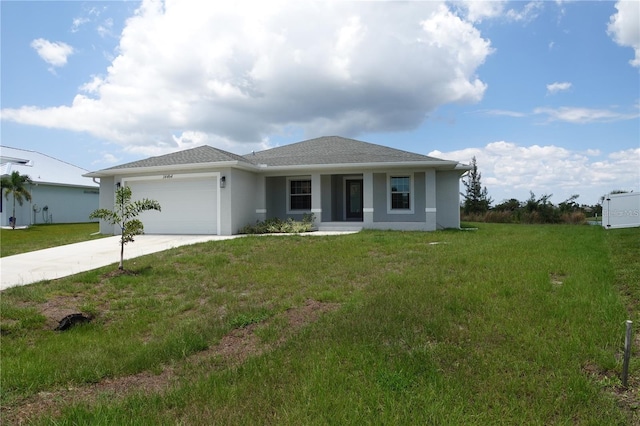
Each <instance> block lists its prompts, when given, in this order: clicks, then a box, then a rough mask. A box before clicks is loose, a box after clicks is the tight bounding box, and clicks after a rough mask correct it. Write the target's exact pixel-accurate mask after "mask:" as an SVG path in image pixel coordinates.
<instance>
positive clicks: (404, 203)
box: [390, 176, 411, 210]
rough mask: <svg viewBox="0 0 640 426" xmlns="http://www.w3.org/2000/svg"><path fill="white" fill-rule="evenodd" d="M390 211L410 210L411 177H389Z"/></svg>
mask: <svg viewBox="0 0 640 426" xmlns="http://www.w3.org/2000/svg"><path fill="white" fill-rule="evenodd" d="M390 179H391V182H390V184H391V185H390V188H391V210H410V209H411V176H391V178H390Z"/></svg>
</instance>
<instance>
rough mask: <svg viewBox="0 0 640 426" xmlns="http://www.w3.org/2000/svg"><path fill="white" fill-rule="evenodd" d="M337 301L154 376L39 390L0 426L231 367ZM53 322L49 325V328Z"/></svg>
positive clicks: (53, 310) (68, 302)
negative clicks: (189, 373) (204, 367)
mask: <svg viewBox="0 0 640 426" xmlns="http://www.w3.org/2000/svg"><path fill="white" fill-rule="evenodd" d="M72 299H73V298H68V297H66V298H54V299H52V300H51V301H49V302H47V303H46V304H45V306H43V314H44V315H45V316H47V318H58V317H60V318H62V317H64V316H65V315H68V314H69V313H71V312H70V310H73V309H77V307H76V306H73V300H72ZM339 306H340V305H339V304H337V303H323V302H319V301H316V300H307V301H306V303H305V304H304V305H303V306H299V307H295V308H291V309H289V310H287V311H285V312H283V313H281V314H280V315H279V316H278V317H276V318H282V317H283V318H284V319H285V320H286V324H287V327H286V328H285V330H284V331H283V333H281V335H280V336H279V338H278V339H277V340H276V341H275V342H271V343H263V342H262V341H261V340H260V338H259V337H258V336H257V335H256V334H255V331H256V329H257V328H258V327H260V326H264V325H266V323H268V322H269V321H274V320H275V319H276V318H271V319H269V320H267V322H266V323H259V324H251V325H249V326H247V327H242V328H237V329H234V330H232V331H231V332H229V333H228V334H227V335H226V336H224V337H223V338H222V339H221V340H220V341H219V342H218V343H217V344H216V345H213V346H211V347H210V348H208V349H206V350H204V351H201V352H198V353H197V354H194V355H192V356H190V357H188V358H186V359H184V360H183V361H181V362H180V363H177V364H174V365H172V366H166V367H165V368H164V369H163V370H162V371H161V372H160V373H159V374H153V373H151V372H141V373H138V374H135V375H131V376H124V377H116V378H107V379H104V380H102V381H100V382H99V383H94V384H87V385H81V386H72V387H66V388H61V389H55V390H52V391H46V392H40V393H38V394H37V395H34V396H32V397H29V398H26V399H24V400H20V401H17V402H15V403H12V404H11V405H10V406H3V407H1V415H2V417H1V418H2V424H7V425H9V424H11V425H14V424H15V425H22V424H28V423H30V422H31V421H32V420H34V419H37V418H38V417H41V416H43V415H50V416H54V417H55V416H58V415H60V413H61V410H62V408H63V407H65V406H70V405H74V404H77V403H87V404H93V403H96V401H98V400H99V399H100V398H101V397H107V396H108V397H109V399H110V400H113V399H116V398H122V397H125V396H127V395H129V394H132V393H135V392H144V393H145V394H150V393H160V392H163V391H165V390H166V389H168V388H169V387H170V386H171V385H172V384H175V383H176V382H177V380H178V379H179V372H180V370H183V371H186V367H188V366H193V365H201V364H204V363H206V364H210V363H212V362H214V363H219V364H220V366H221V367H232V366H237V365H240V364H242V362H244V361H245V360H246V359H247V358H249V357H252V356H257V355H260V354H262V353H264V352H267V351H269V350H272V349H274V348H276V347H278V346H280V345H282V344H283V343H284V342H286V341H287V340H288V339H289V338H291V337H292V336H294V335H295V334H296V333H297V332H298V331H300V329H302V328H303V327H304V326H305V325H307V324H310V323H313V322H315V321H317V320H318V319H319V318H320V316H321V315H322V314H324V313H326V312H330V311H334V310H336V309H337V308H338V307H339ZM56 324H57V320H56V323H55V324H54V326H55V325H56Z"/></svg>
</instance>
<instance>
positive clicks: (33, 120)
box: [0, 0, 640, 204]
mask: <svg viewBox="0 0 640 426" xmlns="http://www.w3.org/2000/svg"><path fill="white" fill-rule="evenodd" d="M206 3H208V2H201V1H191V0H167V1H160V0H150V1H143V2H138V1H110V2H99V1H65V2H59V1H39V2H31V1H2V2H0V13H1V32H2V34H1V37H2V38H1V52H2V57H1V60H2V65H1V67H2V68H1V71H2V73H1V84H2V85H1V99H0V100H1V112H0V118H1V120H2V121H1V122H0V124H1V126H2V127H1V133H0V136H1V139H0V144H1V145H3V146H10V147H14V148H22V149H27V150H35V151H38V152H41V153H43V154H47V155H50V156H52V157H55V158H58V159H60V160H63V161H66V162H69V163H71V164H74V165H76V166H79V167H83V168H85V169H87V170H99V169H102V168H106V167H110V166H113V165H115V164H122V163H125V162H129V161H134V160H138V159H141V158H146V157H148V156H152V155H160V154H165V153H168V152H173V151H178V150H181V149H187V148H192V147H195V146H198V145H202V144H209V145H212V146H215V147H218V148H221V149H225V150H228V151H231V152H234V153H238V154H246V153H248V152H251V151H252V150H256V151H257V150H261V149H265V148H269V147H273V146H278V145H284V144H287V143H292V142H297V141H300V140H304V139H308V138H312V137H317V136H322V135H341V136H345V137H353V138H356V139H360V140H364V141H368V142H372V143H379V144H383V145H387V146H391V147H394V148H398V149H404V150H407V151H413V152H418V153H421V154H426V155H432V156H436V157H439V158H444V159H450V160H458V161H461V162H465V163H468V162H469V161H470V160H471V158H472V157H474V156H475V157H476V159H477V164H478V167H479V170H480V172H481V174H482V184H483V185H484V186H486V187H487V189H488V191H489V195H490V196H491V197H492V198H493V200H494V201H495V202H496V203H498V202H500V201H503V200H506V199H509V198H516V199H519V200H521V201H523V200H526V199H527V198H529V194H530V191H532V192H534V193H535V194H536V196H538V197H540V196H542V195H548V194H553V196H552V197H551V201H552V202H555V203H559V202H562V201H564V200H566V199H568V198H569V197H571V196H572V195H574V194H578V195H579V196H580V197H579V198H578V200H577V201H578V202H579V203H584V204H595V203H597V202H598V201H599V198H600V196H602V195H603V194H605V193H608V192H609V191H611V190H627V191H631V190H633V191H639V190H640V74H639V72H640V2H638V1H635V0H634V1H623V2H614V1H601V2H584V1H575V2H573V1H533V2H526V1H512V2H508V1H492V2H484V1H472V2H464V1H460V2H437V1H423V2H407V3H405V2H362V1H358V2H347V1H331V2H305V1H296V2H287V1H275V0H270V1H262V2H252V1H244V0H240V1H238V2H211V3H212V4H211V5H207V4H206ZM226 3H231V4H226Z"/></svg>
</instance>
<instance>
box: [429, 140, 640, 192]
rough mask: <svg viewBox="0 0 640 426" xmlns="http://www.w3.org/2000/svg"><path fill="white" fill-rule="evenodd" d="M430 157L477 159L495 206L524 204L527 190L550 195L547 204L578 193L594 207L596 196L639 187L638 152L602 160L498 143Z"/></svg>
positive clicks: (553, 149)
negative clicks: (498, 204)
mask: <svg viewBox="0 0 640 426" xmlns="http://www.w3.org/2000/svg"><path fill="white" fill-rule="evenodd" d="M428 155H432V156H434V157H440V158H447V159H450V160H457V161H461V162H463V163H469V162H470V161H471V158H472V157H474V156H475V157H476V160H477V165H478V170H479V171H480V173H481V174H482V180H481V183H482V185H483V186H486V187H487V190H488V191H489V196H491V197H492V198H493V199H494V203H496V204H497V203H500V202H501V201H504V200H508V199H511V198H515V199H518V200H520V201H524V200H526V199H527V198H529V191H533V192H534V193H535V194H536V195H537V196H542V195H543V194H547V195H548V194H553V197H552V198H551V201H552V202H553V203H555V204H558V203H560V202H562V201H564V200H566V199H568V198H569V197H571V196H572V195H573V194H578V195H580V198H579V199H578V200H577V201H578V203H584V204H596V203H598V202H599V197H600V196H602V195H604V194H606V193H608V192H610V191H612V190H615V189H624V190H634V191H638V190H639V189H640V188H639V187H638V185H640V172H639V170H640V148H636V149H628V150H625V151H619V152H614V153H611V154H609V155H608V156H607V157H606V158H601V153H600V152H599V151H597V150H586V151H571V150H568V149H565V148H562V147H558V146H554V145H547V146H539V145H532V146H519V145H517V144H515V143H513V142H505V141H498V142H492V143H489V144H487V145H486V146H484V147H482V148H469V149H464V150H459V151H452V152H441V151H433V152H430V153H429V154H428Z"/></svg>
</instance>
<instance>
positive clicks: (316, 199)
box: [311, 173, 322, 226]
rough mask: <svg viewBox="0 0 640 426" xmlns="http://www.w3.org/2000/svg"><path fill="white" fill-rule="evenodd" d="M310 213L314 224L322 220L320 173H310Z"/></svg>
mask: <svg viewBox="0 0 640 426" xmlns="http://www.w3.org/2000/svg"><path fill="white" fill-rule="evenodd" d="M311 213H313V214H314V216H315V220H314V225H315V226H318V225H320V223H321V222H322V182H321V180H320V173H313V174H311Z"/></svg>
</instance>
